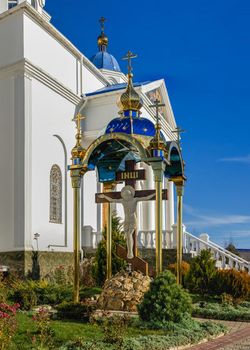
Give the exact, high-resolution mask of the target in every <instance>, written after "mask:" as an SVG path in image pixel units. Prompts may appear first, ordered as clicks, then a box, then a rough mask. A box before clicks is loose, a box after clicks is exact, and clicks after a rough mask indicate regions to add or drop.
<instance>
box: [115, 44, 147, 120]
mask: <svg viewBox="0 0 250 350" xmlns="http://www.w3.org/2000/svg"><path fill="white" fill-rule="evenodd" d="M136 57H137V55H135V54H133V53H132V52H131V51H128V53H127V54H126V56H125V57H123V58H122V59H123V60H128V85H127V89H126V91H125V92H124V93H123V94H122V95H121V97H120V102H119V107H120V108H121V111H122V112H121V114H123V115H124V111H135V112H136V113H135V114H136V116H138V114H139V110H140V108H141V107H142V102H141V98H140V96H139V94H138V93H137V92H136V91H135V89H134V87H133V80H132V78H133V74H132V70H133V68H132V59H133V58H136ZM129 113H130V112H129ZM131 113H132V112H131ZM131 113H130V114H131ZM124 116H125V115H124ZM126 116H127V115H126ZM129 116H130V117H132V116H134V114H133V113H132V114H131V115H129Z"/></svg>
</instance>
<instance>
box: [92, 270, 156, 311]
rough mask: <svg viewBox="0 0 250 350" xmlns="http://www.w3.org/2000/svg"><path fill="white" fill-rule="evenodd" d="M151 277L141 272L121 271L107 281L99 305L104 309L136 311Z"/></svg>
mask: <svg viewBox="0 0 250 350" xmlns="http://www.w3.org/2000/svg"><path fill="white" fill-rule="evenodd" d="M150 282H151V279H150V277H148V276H144V275H143V274H142V273H140V272H136V271H134V272H131V273H128V272H125V271H123V272H119V273H117V274H116V275H115V276H114V277H112V278H111V279H110V280H108V281H106V282H105V284H104V287H103V291H102V293H101V295H100V297H99V299H98V303H97V306H98V308H99V309H102V310H116V311H130V312H136V311H137V307H136V306H137V305H138V304H140V302H141V301H142V298H143V295H144V293H145V292H147V291H148V289H149V285H150Z"/></svg>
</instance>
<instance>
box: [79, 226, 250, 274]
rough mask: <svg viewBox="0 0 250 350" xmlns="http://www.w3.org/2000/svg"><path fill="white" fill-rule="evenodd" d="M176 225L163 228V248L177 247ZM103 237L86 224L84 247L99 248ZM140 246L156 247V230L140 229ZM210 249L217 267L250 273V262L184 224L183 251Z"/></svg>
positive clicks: (138, 237) (83, 239)
mask: <svg viewBox="0 0 250 350" xmlns="http://www.w3.org/2000/svg"><path fill="white" fill-rule="evenodd" d="M175 226H176V225H174V226H173V231H167V230H163V232H162V247H163V249H175V248H176V238H175V236H176V229H175V228H176V227H175ZM101 239H102V233H101V232H94V231H93V229H92V227H91V226H85V227H84V228H83V232H82V247H91V248H93V249H96V248H97V245H98V243H99V242H100V241H101ZM137 245H138V248H145V249H154V248H155V230H151V231H145V230H140V231H139V232H138V235H137ZM203 249H209V250H210V251H211V253H212V255H213V257H214V259H215V260H216V267H217V268H219V269H230V268H235V269H237V270H247V271H248V272H249V273H250V262H249V261H247V260H245V259H243V258H241V257H239V256H238V255H235V254H234V253H231V252H229V251H228V250H226V249H225V248H223V247H220V246H219V245H218V244H216V243H213V242H211V241H210V240H209V236H208V235H207V234H201V235H200V237H196V236H194V235H192V234H191V233H189V232H187V231H186V228H185V226H183V252H184V253H190V254H191V255H192V256H196V255H199V254H200V252H201V250H203Z"/></svg>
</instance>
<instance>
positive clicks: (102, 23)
mask: <svg viewBox="0 0 250 350" xmlns="http://www.w3.org/2000/svg"><path fill="white" fill-rule="evenodd" d="M106 21H107V20H106V18H105V17H101V18H100V19H99V23H100V25H101V31H102V33H104V23H105V22H106Z"/></svg>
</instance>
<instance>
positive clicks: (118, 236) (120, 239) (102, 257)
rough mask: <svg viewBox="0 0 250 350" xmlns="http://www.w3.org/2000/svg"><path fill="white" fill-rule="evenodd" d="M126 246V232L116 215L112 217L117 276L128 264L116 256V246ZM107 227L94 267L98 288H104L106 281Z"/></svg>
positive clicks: (115, 271) (113, 267)
mask: <svg viewBox="0 0 250 350" xmlns="http://www.w3.org/2000/svg"><path fill="white" fill-rule="evenodd" d="M117 244H119V245H123V246H125V245H126V241H125V238H124V232H123V231H122V223H121V219H120V218H119V217H118V216H117V215H116V214H114V215H113V216H112V273H113V274H114V275H115V274H116V273H117V272H119V271H121V270H122V269H124V268H125V266H126V262H125V261H124V260H123V259H120V258H119V257H118V256H117V255H116V245H117ZM106 256H107V254H106V227H105V230H104V232H103V239H102V240H101V242H99V244H98V247H97V251H96V255H95V262H94V265H93V271H92V274H93V278H94V279H95V281H96V283H97V285H98V286H102V285H103V284H104V282H105V280H106Z"/></svg>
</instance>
